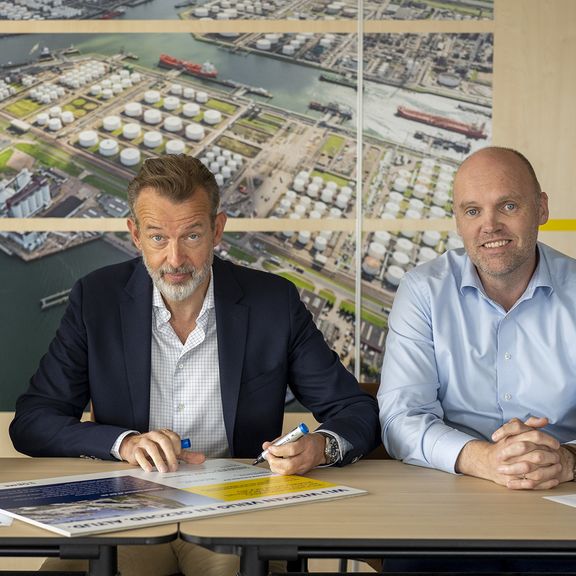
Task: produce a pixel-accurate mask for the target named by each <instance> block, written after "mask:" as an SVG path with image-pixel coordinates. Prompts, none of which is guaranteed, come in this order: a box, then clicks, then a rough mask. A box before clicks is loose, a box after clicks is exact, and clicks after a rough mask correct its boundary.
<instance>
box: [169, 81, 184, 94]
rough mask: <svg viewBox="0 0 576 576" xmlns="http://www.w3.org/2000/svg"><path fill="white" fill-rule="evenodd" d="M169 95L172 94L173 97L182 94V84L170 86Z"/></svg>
mask: <svg viewBox="0 0 576 576" xmlns="http://www.w3.org/2000/svg"><path fill="white" fill-rule="evenodd" d="M170 94H174V96H180V95H181V94H182V84H172V85H171V86H170Z"/></svg>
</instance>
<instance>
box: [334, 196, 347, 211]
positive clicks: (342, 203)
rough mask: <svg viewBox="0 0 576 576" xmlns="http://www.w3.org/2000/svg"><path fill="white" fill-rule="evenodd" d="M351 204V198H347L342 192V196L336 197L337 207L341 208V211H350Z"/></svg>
mask: <svg viewBox="0 0 576 576" xmlns="http://www.w3.org/2000/svg"><path fill="white" fill-rule="evenodd" d="M349 202H350V197H349V196H346V194H343V193H342V192H340V194H338V196H336V206H337V207H338V208H340V210H344V211H345V210H347V209H348V203H349Z"/></svg>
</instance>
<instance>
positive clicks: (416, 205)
mask: <svg viewBox="0 0 576 576" xmlns="http://www.w3.org/2000/svg"><path fill="white" fill-rule="evenodd" d="M408 208H410V209H411V210H416V211H417V212H422V210H424V202H422V200H419V199H418V198H410V201H409V202H408Z"/></svg>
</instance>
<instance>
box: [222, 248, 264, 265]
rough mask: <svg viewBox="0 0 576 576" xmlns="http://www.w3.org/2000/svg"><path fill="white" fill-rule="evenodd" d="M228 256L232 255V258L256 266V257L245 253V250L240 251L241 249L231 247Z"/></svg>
mask: <svg viewBox="0 0 576 576" xmlns="http://www.w3.org/2000/svg"><path fill="white" fill-rule="evenodd" d="M228 254H230V256H232V258H235V259H236V260H242V261H244V262H247V263H248V264H254V262H256V260H257V258H254V256H252V255H251V254H248V252H244V250H240V248H236V246H231V247H230V250H228Z"/></svg>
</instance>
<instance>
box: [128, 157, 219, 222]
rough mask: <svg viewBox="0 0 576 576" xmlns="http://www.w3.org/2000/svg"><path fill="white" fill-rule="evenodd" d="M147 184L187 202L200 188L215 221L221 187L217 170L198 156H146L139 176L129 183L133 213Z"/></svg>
mask: <svg viewBox="0 0 576 576" xmlns="http://www.w3.org/2000/svg"><path fill="white" fill-rule="evenodd" d="M144 188H153V189H154V190H155V191H156V192H157V193H158V194H160V196H163V197H165V198H168V199H169V200H171V201H172V202H175V203H177V204H178V203H180V202H185V201H186V200H188V199H189V198H192V197H193V196H194V194H196V192H197V191H198V190H200V189H202V190H205V191H206V193H207V194H208V197H209V199H210V218H211V221H212V222H214V220H215V218H216V214H217V213H218V208H219V206H220V189H219V188H218V184H217V183H216V179H215V178H214V174H212V172H210V170H208V168H206V166H204V164H203V163H202V162H200V160H198V158H194V157H193V156H187V155H186V154H168V155H165V156H157V157H154V158H148V159H146V160H145V161H144V162H143V163H142V166H141V168H140V171H139V172H138V174H137V176H136V177H135V178H133V179H132V180H131V182H130V183H129V184H128V205H129V206H130V211H131V213H132V217H133V218H134V220H135V221H136V222H137V220H136V212H135V210H134V207H135V204H136V200H137V199H138V196H139V194H140V192H141V191H142V190H143V189H144Z"/></svg>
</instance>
